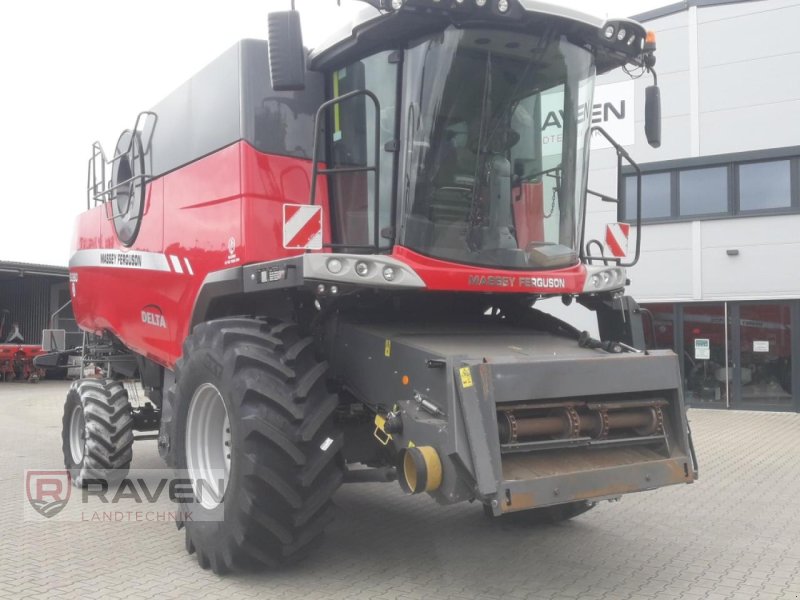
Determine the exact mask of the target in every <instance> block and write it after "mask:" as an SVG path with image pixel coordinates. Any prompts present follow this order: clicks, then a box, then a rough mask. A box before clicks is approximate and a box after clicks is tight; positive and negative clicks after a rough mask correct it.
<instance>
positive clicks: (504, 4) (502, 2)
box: [497, 0, 508, 13]
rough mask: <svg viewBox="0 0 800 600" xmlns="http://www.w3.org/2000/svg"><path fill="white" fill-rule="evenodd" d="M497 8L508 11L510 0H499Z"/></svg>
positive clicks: (502, 11)
mask: <svg viewBox="0 0 800 600" xmlns="http://www.w3.org/2000/svg"><path fill="white" fill-rule="evenodd" d="M497 10H499V11H500V12H501V13H505V12H508V0H497Z"/></svg>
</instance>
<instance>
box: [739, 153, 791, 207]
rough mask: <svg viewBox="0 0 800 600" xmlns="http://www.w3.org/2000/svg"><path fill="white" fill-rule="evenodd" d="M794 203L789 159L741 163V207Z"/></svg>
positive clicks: (780, 205) (779, 205)
mask: <svg viewBox="0 0 800 600" xmlns="http://www.w3.org/2000/svg"><path fill="white" fill-rule="evenodd" d="M791 203H792V183H791V163H790V161H788V160H775V161H769V162H756V163H746V164H743V165H739V209H740V210H742V211H748V210H767V209H770V208H788V207H789V206H791Z"/></svg>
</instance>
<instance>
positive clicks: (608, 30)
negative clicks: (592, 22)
mask: <svg viewBox="0 0 800 600" xmlns="http://www.w3.org/2000/svg"><path fill="white" fill-rule="evenodd" d="M603 35H604V36H606V37H607V38H608V39H609V40H610V39H611V38H612V37H614V26H613V25H607V26H606V28H605V30H604V31H603Z"/></svg>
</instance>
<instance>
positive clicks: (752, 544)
mask: <svg viewBox="0 0 800 600" xmlns="http://www.w3.org/2000/svg"><path fill="white" fill-rule="evenodd" d="M65 390H66V386H65V384H63V383H52V382H44V383H41V384H38V385H28V384H17V383H11V384H0V597H3V598H22V597H48V598H67V597H70V598H98V599H99V598H103V599H106V598H150V597H158V598H178V597H186V598H221V597H225V598H239V597H252V598H256V597H259V598H299V597H302V598H304V599H305V600H314V599H323V598H325V599H327V598H342V599H349V598H379V599H385V600H389V599H392V598H398V599H400V598H402V599H411V598H420V599H422V598H424V599H434V598H442V599H449V598H536V599H539V598H541V599H551V598H563V599H568V598H569V599H586V600H592V599H600V598H606V599H609V600H624V599H633V598H655V599H661V598H682V599H687V600H691V599H696V598H708V599H709V600H717V599H719V600H721V599H723V598H729V599H737V600H739V599H740V600H753V599H756V598H763V599H773V598H774V599H781V600H797V599H799V598H800V517H799V516H798V509H799V508H800V503H799V502H798V497H800V415H797V414H780V413H744V412H723V411H711V410H693V411H691V413H690V418H691V422H692V427H693V430H694V435H695V440H696V444H697V449H698V453H699V460H700V467H701V480H700V482H698V483H697V484H695V485H691V486H681V487H674V488H669V489H663V490H659V491H655V492H648V493H643V494H638V495H634V496H627V497H625V498H624V499H623V500H622V502H619V503H616V504H609V503H605V504H604V505H601V506H599V507H598V508H596V509H595V510H593V511H591V512H590V513H588V514H586V515H583V516H581V517H578V518H577V519H575V520H574V521H572V522H569V523H565V524H561V525H551V526H541V527H536V528H529V529H523V530H520V529H513V528H510V527H508V526H507V525H500V524H498V523H496V522H493V521H491V520H488V519H486V518H484V517H483V515H482V513H481V510H480V509H479V508H478V507H476V506H469V505H466V506H455V507H449V508H444V507H438V506H436V505H435V504H434V503H433V502H432V501H430V500H428V499H427V498H426V497H422V498H418V497H413V498H409V497H405V496H403V495H402V494H401V492H400V490H399V488H397V487H396V486H395V485H393V484H387V485H380V484H370V485H358V486H349V487H346V488H344V489H342V490H341V491H340V493H339V494H338V496H337V504H338V505H339V507H340V513H341V514H340V515H339V519H338V521H337V522H336V523H335V524H334V525H333V526H332V527H331V529H330V532H329V534H328V536H327V537H326V538H325V541H324V542H323V543H322V544H321V547H320V548H318V551H317V552H316V553H315V555H314V556H313V557H312V558H310V559H308V560H307V561H306V562H304V563H302V564H301V565H299V566H297V567H294V568H293V569H291V570H289V571H285V572H279V573H276V572H266V573H260V574H244V575H234V576H228V577H225V578H218V577H216V576H214V575H213V574H211V573H210V572H207V571H202V570H201V569H200V568H199V567H198V565H197V563H196V561H195V559H194V557H189V556H188V555H187V554H186V553H185V551H184V547H183V535H182V533H179V532H177V531H176V530H175V527H174V525H172V524H167V523H81V522H74V523H55V522H52V521H49V522H45V523H31V522H24V521H23V520H22V514H23V506H24V503H25V500H24V496H23V483H22V474H23V469H25V468H59V467H60V466H61V464H62V463H61V448H60V446H61V442H60V427H61V425H60V421H61V403H62V399H63V396H64V394H65ZM134 466H137V467H140V468H145V467H152V468H156V467H160V466H161V463H160V462H159V460H158V458H157V453H156V449H155V442H139V443H138V447H135V458H134Z"/></svg>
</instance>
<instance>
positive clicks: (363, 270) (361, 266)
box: [356, 261, 369, 277]
mask: <svg viewBox="0 0 800 600" xmlns="http://www.w3.org/2000/svg"><path fill="white" fill-rule="evenodd" d="M356 273H358V274H359V275H361V277H366V276H367V274H369V265H368V264H367V263H365V262H364V261H359V262H357V263H356Z"/></svg>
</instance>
